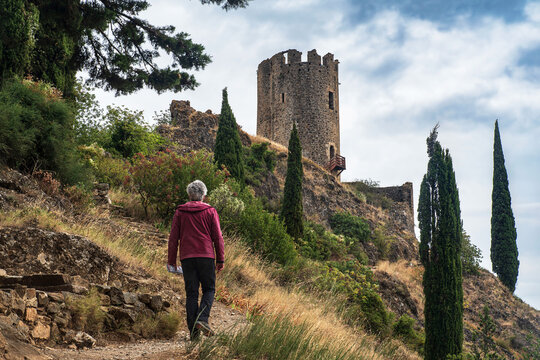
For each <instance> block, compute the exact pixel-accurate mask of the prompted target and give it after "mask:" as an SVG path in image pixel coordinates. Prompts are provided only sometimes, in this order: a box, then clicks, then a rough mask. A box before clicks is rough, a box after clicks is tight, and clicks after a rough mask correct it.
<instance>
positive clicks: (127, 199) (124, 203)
mask: <svg viewBox="0 0 540 360" xmlns="http://www.w3.org/2000/svg"><path fill="white" fill-rule="evenodd" d="M109 198H110V199H111V202H112V203H113V204H117V205H120V206H121V207H122V208H123V209H124V210H125V212H126V215H128V216H131V217H133V218H135V219H145V218H146V215H145V213H144V208H143V206H142V205H141V200H140V195H139V194H136V193H132V192H127V191H125V190H122V189H118V188H111V189H110V190H109ZM148 212H149V214H148V217H149V218H152V217H153V215H154V214H153V211H152V209H151V208H149V209H148Z"/></svg>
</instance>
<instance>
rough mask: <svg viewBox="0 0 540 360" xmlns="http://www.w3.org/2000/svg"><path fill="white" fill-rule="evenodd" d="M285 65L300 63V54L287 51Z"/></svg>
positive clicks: (295, 51) (292, 50)
mask: <svg viewBox="0 0 540 360" xmlns="http://www.w3.org/2000/svg"><path fill="white" fill-rule="evenodd" d="M285 52H286V53H287V64H294V63H300V62H302V53H301V52H300V51H298V50H294V49H291V50H287V51H285Z"/></svg>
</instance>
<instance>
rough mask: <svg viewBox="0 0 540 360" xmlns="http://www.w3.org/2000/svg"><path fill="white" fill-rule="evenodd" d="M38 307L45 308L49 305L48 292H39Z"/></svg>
mask: <svg viewBox="0 0 540 360" xmlns="http://www.w3.org/2000/svg"><path fill="white" fill-rule="evenodd" d="M36 297H37V301H38V306H40V307H45V306H47V305H48V304H49V296H48V295H47V293H46V292H43V291H38V292H37V294H36Z"/></svg>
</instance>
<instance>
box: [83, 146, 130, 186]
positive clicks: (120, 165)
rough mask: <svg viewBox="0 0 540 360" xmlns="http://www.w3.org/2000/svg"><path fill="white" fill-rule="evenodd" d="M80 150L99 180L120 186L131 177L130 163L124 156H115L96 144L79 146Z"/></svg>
mask: <svg viewBox="0 0 540 360" xmlns="http://www.w3.org/2000/svg"><path fill="white" fill-rule="evenodd" d="M79 152H80V153H81V156H82V157H83V158H84V159H85V161H86V162H87V164H88V167H89V168H90V169H92V173H93V174H94V178H95V180H96V181H97V182H100V183H107V184H109V185H111V186H114V187H120V186H122V184H123V183H124V181H125V180H126V178H127V177H129V172H128V166H129V163H128V162H127V161H126V160H124V159H122V158H114V157H112V156H111V155H110V154H108V153H106V152H105V150H104V149H102V148H100V147H99V146H97V145H96V144H93V145H90V146H85V145H83V146H79Z"/></svg>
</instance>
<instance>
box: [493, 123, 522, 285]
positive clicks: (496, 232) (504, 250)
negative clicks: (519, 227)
mask: <svg viewBox="0 0 540 360" xmlns="http://www.w3.org/2000/svg"><path fill="white" fill-rule="evenodd" d="M516 238H517V232H516V224H515V220H514V214H513V212H512V200H511V198H510V190H509V189H508V174H507V173H506V167H505V165H504V154H503V149H502V144H501V136H500V134H499V123H498V121H495V136H494V143H493V192H492V194H491V264H492V268H493V272H495V273H496V274H497V276H498V277H499V279H500V280H501V282H502V283H503V284H504V285H505V286H506V287H507V288H508V289H510V291H512V292H514V290H515V289H516V281H517V277H518V269H519V260H518V249H517V244H516Z"/></svg>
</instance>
